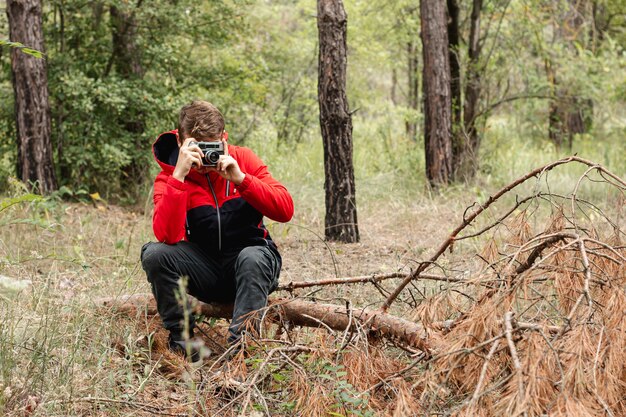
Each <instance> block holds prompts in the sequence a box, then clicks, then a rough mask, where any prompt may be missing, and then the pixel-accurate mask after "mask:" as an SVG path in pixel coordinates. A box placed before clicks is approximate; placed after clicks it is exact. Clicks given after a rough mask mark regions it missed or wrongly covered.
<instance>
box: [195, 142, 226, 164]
mask: <svg viewBox="0 0 626 417" xmlns="http://www.w3.org/2000/svg"><path fill="white" fill-rule="evenodd" d="M192 145H196V146H197V147H198V148H200V150H201V151H202V154H203V155H204V156H203V157H202V166H205V167H214V166H217V161H219V159H220V156H221V155H224V143H223V142H222V141H219V142H193V141H192V142H189V146H192Z"/></svg>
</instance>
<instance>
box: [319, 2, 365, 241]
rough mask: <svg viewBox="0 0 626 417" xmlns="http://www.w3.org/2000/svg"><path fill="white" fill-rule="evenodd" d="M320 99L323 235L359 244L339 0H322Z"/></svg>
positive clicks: (343, 27)
mask: <svg viewBox="0 0 626 417" xmlns="http://www.w3.org/2000/svg"><path fill="white" fill-rule="evenodd" d="M317 27H318V31H319V48H320V49H319V79H318V87H317V88H318V97H319V106H320V126H321V130H322V138H323V142H324V172H325V181H324V190H325V194H326V217H325V236H326V239H327V240H335V241H340V242H358V241H359V228H358V224H357V211H356V191H355V185H354V167H353V163H352V116H351V115H350V112H349V109H348V99H347V97H346V67H347V57H346V32H347V15H346V12H345V10H344V7H343V3H342V2H341V0H318V2H317Z"/></svg>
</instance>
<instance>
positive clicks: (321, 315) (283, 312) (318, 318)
mask: <svg viewBox="0 0 626 417" xmlns="http://www.w3.org/2000/svg"><path fill="white" fill-rule="evenodd" d="M190 298H191V299H192V305H193V306H194V310H195V311H196V312H199V313H201V314H203V315H205V316H207V317H216V318H225V319H230V318H232V314H233V306H232V304H217V303H211V304H207V303H203V302H201V301H198V300H196V299H194V298H193V297H190ZM96 304H97V306H99V307H106V308H110V309H112V310H114V311H116V312H119V313H124V314H127V315H133V314H138V313H143V314H148V315H156V314H158V313H157V309H156V303H155V301H154V297H153V296H152V295H150V294H136V295H131V296H123V297H117V298H103V299H100V300H97V301H96ZM265 318H268V319H270V320H285V321H288V322H289V323H291V324H293V325H296V326H306V327H325V326H327V327H329V328H331V329H332V330H338V331H354V330H356V328H357V326H361V327H362V328H364V329H367V330H368V331H370V332H373V334H374V335H376V334H377V335H379V336H381V337H384V338H387V339H392V340H396V341H398V342H401V343H402V344H404V345H407V346H410V347H413V348H416V349H419V350H421V351H422V352H426V353H434V352H435V351H437V350H438V346H436V339H434V338H433V339H432V340H430V339H429V337H428V334H427V333H426V330H425V329H424V327H422V326H421V325H419V324H417V323H414V322H411V321H408V320H405V319H402V318H399V317H395V316H392V315H390V314H387V313H383V312H381V311H380V310H376V309H368V308H354V309H351V308H347V307H346V306H338V305H333V304H321V303H314V302H310V301H304V300H300V299H285V298H275V299H273V300H271V301H270V307H269V308H268V313H267V314H266V315H265Z"/></svg>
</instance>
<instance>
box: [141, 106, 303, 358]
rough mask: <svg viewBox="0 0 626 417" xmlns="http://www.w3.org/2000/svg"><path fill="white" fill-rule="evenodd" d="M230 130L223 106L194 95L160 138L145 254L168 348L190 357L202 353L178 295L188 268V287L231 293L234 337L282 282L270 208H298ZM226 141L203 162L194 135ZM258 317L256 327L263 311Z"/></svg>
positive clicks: (276, 211)
mask: <svg viewBox="0 0 626 417" xmlns="http://www.w3.org/2000/svg"><path fill="white" fill-rule="evenodd" d="M227 138H228V135H227V133H226V131H225V130H224V118H223V116H222V114H221V113H220V111H219V110H218V109H217V108H216V107H215V106H213V105H212V104H210V103H208V102H206V101H194V102H192V103H191V104H189V105H187V106H184V107H183V108H182V109H181V111H180V115H179V123H178V130H173V131H171V132H166V133H163V134H161V135H160V136H159V137H158V139H157V140H156V142H155V143H154V145H153V152H154V157H155V159H156V161H157V163H158V164H159V165H160V166H161V172H160V173H159V174H158V175H157V177H156V180H155V182H154V216H153V220H152V225H153V230H154V234H155V236H156V238H157V240H158V241H159V242H158V243H154V242H150V243H147V244H145V245H144V246H143V248H142V250H141V263H142V266H143V268H144V270H145V271H146V274H147V276H148V281H149V282H150V283H151V285H152V292H153V294H154V297H155V299H156V302H157V309H158V311H159V314H160V316H161V318H162V320H163V325H164V327H165V328H166V329H168V330H169V332H170V337H169V345H170V348H172V349H173V350H178V351H181V352H183V353H186V354H188V355H189V354H191V355H192V359H193V360H197V359H198V358H197V352H195V351H194V350H193V349H191V348H190V346H189V340H190V339H191V337H193V328H194V322H193V317H190V315H189V314H185V309H183V307H182V305H181V303H180V300H179V299H178V298H177V293H178V292H179V288H180V284H179V280H180V279H181V277H186V280H187V287H186V290H187V292H188V293H189V294H191V295H193V296H195V297H196V298H198V299H199V300H201V301H204V302H224V303H228V302H234V312H233V318H232V322H231V324H230V327H229V342H230V343H236V342H237V341H238V340H239V339H240V337H241V334H242V331H244V330H245V322H248V321H249V320H250V317H251V316H254V313H253V312H254V311H256V310H258V309H261V308H263V307H265V306H266V304H267V297H268V295H269V294H270V293H271V292H272V291H274V290H275V289H276V287H277V285H278V275H279V272H280V268H281V257H280V254H279V253H278V250H277V248H276V245H275V244H274V242H273V241H272V239H271V237H270V235H269V233H268V231H267V229H266V228H265V226H264V225H263V216H266V217H268V218H270V219H272V220H275V221H278V222H287V221H289V220H290V219H291V217H292V215H293V201H292V199H291V196H290V195H289V192H288V191H287V189H286V188H285V187H284V186H283V185H282V184H280V183H279V182H278V181H276V180H275V179H274V178H272V176H271V175H270V173H269V172H268V170H267V167H266V166H265V165H264V164H263V162H262V161H261V160H260V159H259V158H258V157H257V156H256V155H255V154H254V153H253V152H252V151H251V150H250V149H248V148H244V147H239V146H228V144H227V142H226V140H227ZM220 141H221V142H222V143H223V145H224V154H223V155H221V156H220V157H219V160H218V162H217V165H216V166H215V167H209V166H203V161H202V158H203V156H204V155H203V153H202V151H201V150H200V148H199V147H198V145H197V144H196V143H197V142H220ZM251 313H252V314H251ZM185 320H186V321H187V322H186V323H185ZM252 323H253V327H254V328H255V329H257V330H258V326H259V323H258V320H255V319H253V322H252ZM185 328H188V329H189V332H190V334H189V335H185V334H184V330H185Z"/></svg>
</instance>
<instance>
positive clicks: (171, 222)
mask: <svg viewBox="0 0 626 417" xmlns="http://www.w3.org/2000/svg"><path fill="white" fill-rule="evenodd" d="M186 216H187V184H185V183H183V182H180V181H178V180H177V179H175V178H174V177H172V176H170V175H167V174H166V173H164V172H161V173H160V174H159V175H157V177H156V180H155V181H154V216H153V217H152V230H154V236H155V237H156V238H157V240H158V241H159V242H164V243H167V244H170V245H173V244H174V243H177V242H180V241H181V240H183V239H184V238H185V218H186Z"/></svg>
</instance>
